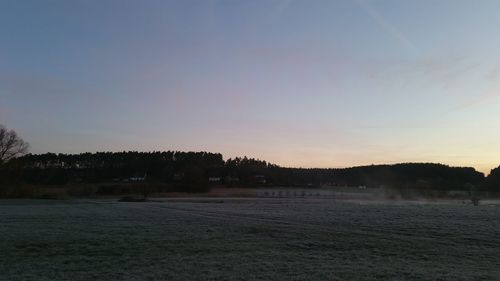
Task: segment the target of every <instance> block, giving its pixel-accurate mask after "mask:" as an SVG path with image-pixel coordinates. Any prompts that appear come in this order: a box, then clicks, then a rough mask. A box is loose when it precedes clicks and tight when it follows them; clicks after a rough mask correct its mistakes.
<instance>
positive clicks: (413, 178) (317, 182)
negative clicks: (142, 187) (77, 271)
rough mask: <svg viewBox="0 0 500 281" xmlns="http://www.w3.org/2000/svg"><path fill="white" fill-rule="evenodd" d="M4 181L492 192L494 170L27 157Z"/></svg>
mask: <svg viewBox="0 0 500 281" xmlns="http://www.w3.org/2000/svg"><path fill="white" fill-rule="evenodd" d="M2 170H3V174H4V177H8V178H11V179H17V180H21V181H24V182H27V183H30V184H46V185H64V184H70V183H102V182H129V181H135V180H137V181H149V182H156V183H165V184H177V185H180V186H182V185H185V186H188V185H200V186H209V185H227V186H259V185H267V186H270V185H272V186H315V187H317V186H324V185H328V186H366V187H395V188H418V189H441V190H465V189H467V188H470V186H471V185H473V186H475V187H477V188H479V189H484V190H498V187H499V186H500V167H499V168H497V169H494V170H493V171H492V173H491V175H489V176H488V177H485V176H484V174H482V173H480V172H478V171H476V170H475V169H474V168H468V167H450V166H447V165H443V164H434V163H404V164H394V165H370V166H360V167H352V168H336V169H305V168H286V167H280V166H278V165H274V164H271V163H268V162H266V161H262V160H259V159H254V158H247V157H243V158H239V157H237V158H230V159H227V160H224V159H223V156H222V154H220V153H210V152H181V151H164V152H159V151H158V152H138V151H127V152H98V153H81V154H54V153H46V154H37V155H35V154H27V155H24V156H21V157H17V158H15V159H13V160H11V161H9V162H8V165H4V168H3V169H2Z"/></svg>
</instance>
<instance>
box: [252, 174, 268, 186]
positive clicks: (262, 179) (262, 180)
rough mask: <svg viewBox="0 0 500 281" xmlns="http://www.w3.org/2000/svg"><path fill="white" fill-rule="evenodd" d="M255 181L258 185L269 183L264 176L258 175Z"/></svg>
mask: <svg viewBox="0 0 500 281" xmlns="http://www.w3.org/2000/svg"><path fill="white" fill-rule="evenodd" d="M254 181H255V183H257V184H266V183H267V181H266V177H265V176H263V175H256V176H254Z"/></svg>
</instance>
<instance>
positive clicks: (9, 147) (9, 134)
mask: <svg viewBox="0 0 500 281" xmlns="http://www.w3.org/2000/svg"><path fill="white" fill-rule="evenodd" d="M28 148H29V143H27V142H25V141H24V140H23V139H21V138H20V137H19V136H18V135H17V133H16V132H15V131H14V130H9V129H7V128H6V127H5V126H3V125H0V164H2V163H5V162H8V161H9V160H11V159H13V158H15V157H17V156H19V155H23V154H25V153H26V152H28Z"/></svg>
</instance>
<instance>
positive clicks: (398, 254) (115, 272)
mask: <svg viewBox="0 0 500 281" xmlns="http://www.w3.org/2000/svg"><path fill="white" fill-rule="evenodd" d="M0 223H1V224H0V237H1V239H0V253H1V255H0V280H42V281H43V280H72V281H78V280H500V206H494V205H493V206H479V207H472V206H470V205H453V204H418V205H417V204H408V205H403V204H363V205H360V204H355V203H343V202H338V201H331V200H303V199H302V200H294V199H247V200H238V201H236V200H230V199H228V200H226V199H225V200H224V201H220V200H214V201H213V202H212V201H210V200H200V201H195V200H193V201H188V200H184V201H174V200H172V201H168V202H147V203H117V202H110V201H108V202H105V201H100V202H99V201H97V202H86V201H44V200H4V201H0Z"/></svg>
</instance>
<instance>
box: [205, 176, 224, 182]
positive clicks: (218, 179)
mask: <svg viewBox="0 0 500 281" xmlns="http://www.w3.org/2000/svg"><path fill="white" fill-rule="evenodd" d="M208 182H211V183H218V182H221V177H208Z"/></svg>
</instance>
